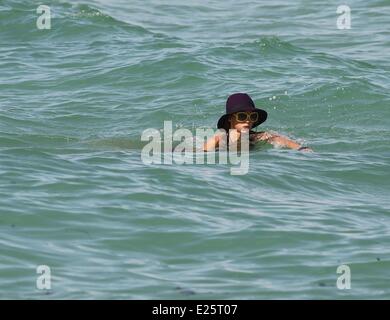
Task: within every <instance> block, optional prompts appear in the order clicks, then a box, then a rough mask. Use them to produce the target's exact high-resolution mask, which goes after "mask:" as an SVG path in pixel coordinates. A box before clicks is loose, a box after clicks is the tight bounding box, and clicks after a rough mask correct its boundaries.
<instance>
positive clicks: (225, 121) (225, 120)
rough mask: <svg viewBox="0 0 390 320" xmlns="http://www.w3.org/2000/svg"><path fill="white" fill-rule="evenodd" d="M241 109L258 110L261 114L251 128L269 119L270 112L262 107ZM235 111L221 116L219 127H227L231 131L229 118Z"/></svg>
mask: <svg viewBox="0 0 390 320" xmlns="http://www.w3.org/2000/svg"><path fill="white" fill-rule="evenodd" d="M240 111H250V112H257V113H258V114H259V117H258V120H257V121H256V122H255V123H254V124H253V125H252V128H251V129H253V128H255V127H257V126H258V125H260V124H262V123H263V122H264V121H265V120H267V116H268V114H267V112H266V111H264V110H262V109H258V108H253V109H252V108H248V110H240ZM233 113H235V112H231V113H226V114H224V115H223V116H222V117H221V118H219V120H218V124H217V127H218V129H225V130H226V131H229V129H230V122H229V121H228V120H229V116H230V115H232V114H233Z"/></svg>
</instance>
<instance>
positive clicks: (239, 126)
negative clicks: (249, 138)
mask: <svg viewBox="0 0 390 320" xmlns="http://www.w3.org/2000/svg"><path fill="white" fill-rule="evenodd" d="M248 113H250V112H248ZM229 121H230V128H231V129H236V130H237V131H239V132H244V131H249V130H250V129H251V128H252V125H253V122H252V121H250V120H249V117H247V120H246V121H244V122H241V121H237V118H236V116H235V114H232V115H231V116H230V119H229Z"/></svg>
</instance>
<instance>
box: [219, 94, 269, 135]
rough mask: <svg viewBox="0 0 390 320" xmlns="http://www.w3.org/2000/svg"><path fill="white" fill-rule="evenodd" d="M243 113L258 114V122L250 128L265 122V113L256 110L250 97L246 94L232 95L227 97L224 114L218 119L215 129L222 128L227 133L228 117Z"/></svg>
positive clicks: (228, 126)
mask: <svg viewBox="0 0 390 320" xmlns="http://www.w3.org/2000/svg"><path fill="white" fill-rule="evenodd" d="M239 111H244V112H248V111H249V112H257V113H258V114H259V118H258V120H257V121H256V122H255V123H254V124H253V125H252V128H255V127H257V126H258V125H259V124H262V123H263V122H264V121H265V120H267V112H266V111H264V110H261V109H257V108H256V107H255V104H254V102H253V100H252V99H251V97H250V96H249V95H248V94H246V93H234V94H232V95H230V96H229V98H228V99H227V101H226V113H225V114H224V115H223V116H222V117H221V118H219V120H218V124H217V127H218V129H220V128H223V129H225V130H226V131H229V128H230V123H229V121H228V119H229V116H230V115H231V114H233V113H236V112H239Z"/></svg>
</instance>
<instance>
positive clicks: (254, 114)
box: [250, 112, 259, 122]
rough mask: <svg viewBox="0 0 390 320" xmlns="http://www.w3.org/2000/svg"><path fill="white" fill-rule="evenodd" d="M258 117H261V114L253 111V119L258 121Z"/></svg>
mask: <svg viewBox="0 0 390 320" xmlns="http://www.w3.org/2000/svg"><path fill="white" fill-rule="evenodd" d="M258 118H259V114H258V113H257V112H253V113H251V115H250V119H251V121H253V122H256V121H257V119H258Z"/></svg>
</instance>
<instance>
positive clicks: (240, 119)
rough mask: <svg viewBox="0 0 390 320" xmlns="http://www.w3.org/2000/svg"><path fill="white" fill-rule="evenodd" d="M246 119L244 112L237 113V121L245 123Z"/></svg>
mask: <svg viewBox="0 0 390 320" xmlns="http://www.w3.org/2000/svg"><path fill="white" fill-rule="evenodd" d="M246 119H247V116H246V113H245V112H239V113H237V121H245V120H246Z"/></svg>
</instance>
